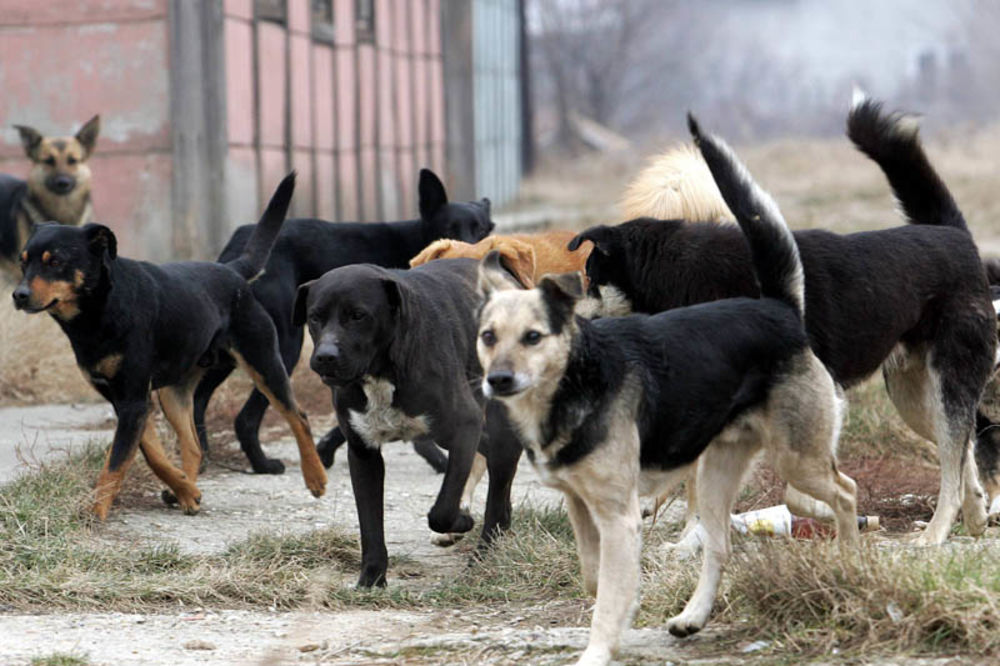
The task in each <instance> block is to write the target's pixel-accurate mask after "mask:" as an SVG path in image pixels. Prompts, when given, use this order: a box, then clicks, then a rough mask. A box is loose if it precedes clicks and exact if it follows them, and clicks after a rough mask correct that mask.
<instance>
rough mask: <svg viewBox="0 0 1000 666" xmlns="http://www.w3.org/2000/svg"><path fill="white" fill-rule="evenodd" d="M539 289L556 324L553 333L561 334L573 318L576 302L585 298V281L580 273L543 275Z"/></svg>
mask: <svg viewBox="0 0 1000 666" xmlns="http://www.w3.org/2000/svg"><path fill="white" fill-rule="evenodd" d="M538 288H539V289H540V290H541V291H542V301H543V302H544V303H545V307H546V308H547V309H548V310H549V313H550V317H551V319H552V321H553V323H554V325H553V327H552V328H553V332H555V333H559V332H561V331H562V326H563V325H564V324H565V323H566V322H567V321H569V320H570V319H571V318H572V317H573V309H574V308H575V307H576V302H577V301H578V300H580V299H581V298H582V297H583V280H582V279H581V276H580V274H579V273H560V274H559V275H543V276H542V279H541V280H539V281H538Z"/></svg>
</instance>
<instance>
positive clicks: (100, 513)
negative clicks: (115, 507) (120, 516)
mask: <svg viewBox="0 0 1000 666" xmlns="http://www.w3.org/2000/svg"><path fill="white" fill-rule="evenodd" d="M110 510H111V499H110V498H108V499H107V500H104V499H101V500H98V501H96V502H94V506H93V507H92V508H91V511H93V513H94V516H95V517H96V518H97V519H98V520H99V521H101V522H102V523H103V522H104V521H105V520H107V519H108V511H110Z"/></svg>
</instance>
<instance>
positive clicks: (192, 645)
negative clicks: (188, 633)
mask: <svg viewBox="0 0 1000 666" xmlns="http://www.w3.org/2000/svg"><path fill="white" fill-rule="evenodd" d="M184 649H185V650H214V649H215V645H213V644H212V643H209V642H208V641H188V642H187V643H185V644H184Z"/></svg>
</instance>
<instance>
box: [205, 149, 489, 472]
mask: <svg viewBox="0 0 1000 666" xmlns="http://www.w3.org/2000/svg"><path fill="white" fill-rule="evenodd" d="M418 190H419V196H420V218H419V219H416V220H408V221H405V222H385V223H348V222H337V223H332V222H326V221H323V220H315V219H292V220H288V221H287V222H285V226H284V227H283V228H282V230H281V233H280V234H279V235H278V238H277V240H276V241H275V243H274V249H273V250H272V251H271V257H270V259H269V260H268V262H267V266H266V267H265V269H264V273H263V275H261V276H260V277H259V278H258V279H257V280H256V281H255V282H254V284H253V293H254V296H255V297H256V299H257V301H258V302H259V303H260V304H261V305H262V306H263V307H264V309H265V310H266V311H267V313H268V315H270V317H271V320H272V321H273V322H274V326H275V328H276V329H277V331H278V350H279V352H280V353H281V359H282V362H283V363H284V364H285V370H286V371H287V372H288V373H291V372H292V369H293V368H294V367H295V364H296V363H297V362H298V360H299V354H300V353H301V351H302V336H303V331H302V326H301V325H297V324H294V323H293V322H292V305H293V304H294V302H295V293H296V291H295V290H296V289H297V288H298V286H299V285H300V284H303V283H305V282H308V281H309V280H315V279H316V278H318V277H319V276H321V275H323V274H324V273H326V272H327V271H329V270H333V269H334V268H339V267H341V266H346V265H349V264H362V263H368V264H376V265H378V266H383V267H385V268H407V267H408V266H409V265H410V259H412V258H413V257H414V256H416V255H417V253H419V252H420V250H422V249H424V247H426V246H427V245H428V244H430V243H431V242H433V241H435V240H437V239H439V238H455V239H458V240H462V241H467V242H470V243H475V242H476V241H478V240H481V239H482V238H485V237H486V236H487V235H488V234H489V233H490V231H492V230H493V222H492V220H491V219H490V201H489V199H481V200H479V201H467V202H461V201H449V200H448V195H447V193H446V192H445V188H444V185H443V184H442V183H441V181H440V179H438V177H437V176H436V175H434V173H433V172H432V171H430V170H428V169H421V171H420V182H419V188H418ZM252 229H253V227H252V226H243V227H240V228H239V229H237V230H236V231H235V232H233V236H232V238H230V240H229V243H228V244H227V245H226V247H225V249H223V251H222V254H221V255H220V256H219V261H220V262H222V263H226V262H229V261H232V260H233V259H235V258H236V257H237V256H239V254H240V252H242V251H243V247H244V246H245V245H246V243H247V239H248V238H249V237H250V233H251V231H252ZM234 367H235V365H234V364H232V363H229V364H225V363H223V364H220V365H219V366H218V367H216V368H213V369H212V370H210V371H209V372H208V373H207V374H206V375H205V377H204V379H202V381H201V382H200V383H199V384H198V389H197V391H196V392H195V424H196V426H197V428H198V434H199V436H200V438H201V444H202V448H204V449H206V450H207V448H208V439H207V437H206V434H205V425H204V424H205V409H206V408H207V406H208V402H209V400H210V399H211V397H212V393H213V392H214V391H215V389H216V388H217V387H218V386H219V385H220V384H221V383H222V382H223V381H224V380H225V379H226V377H228V376H229V374H230V372H232V370H233V368H234ZM267 406H268V401H267V398H265V397H264V395H263V394H262V393H261V392H260V391H257V390H254V392H253V393H252V394H251V395H250V398H249V399H248V400H247V402H246V404H244V405H243V409H242V410H241V411H240V413H239V415H238V416H237V417H236V436H237V438H238V439H239V441H240V447H241V448H242V449H243V452H244V453H245V454H246V456H247V459H248V460H249V461H250V465H251V466H252V467H253V471H254V472H256V473H258V474H281V473H282V472H283V471H284V470H285V466H284V465H283V464H282V462H281V461H280V460H277V459H274V458H268V457H267V456H265V455H264V452H263V450H262V449H261V446H260V439H259V438H258V431H259V430H260V423H261V419H263V418H264V412H265V411H266V410H267ZM340 443H342V439H341V437H340V433H339V432H338V431H337V429H336V428H334V429H333V430H331V431H330V433H328V434H327V435H326V436H325V437H324V438H323V439H322V440H321V442H320V456H321V458H322V459H323V462H324V463H325V464H326V466H327V467H329V466H330V465H331V464H332V463H333V453H334V451H335V450H336V448H337V446H338V445H339V444H340ZM418 451H420V452H421V453H422V454H423V455H425V457H428V461H429V462H431V464H432V465H433V464H434V463H435V458H434V457H433V456H434V455H437V456H440V452H437V451H436V449H435V448H434V446H433V444H430V445H428V446H426V447H423V448H418ZM442 462H443V461H442Z"/></svg>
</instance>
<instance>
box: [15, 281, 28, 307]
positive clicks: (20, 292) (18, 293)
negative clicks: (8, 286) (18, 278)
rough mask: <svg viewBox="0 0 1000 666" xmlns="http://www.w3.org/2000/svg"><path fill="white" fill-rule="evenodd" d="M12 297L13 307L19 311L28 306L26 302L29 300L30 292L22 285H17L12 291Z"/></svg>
mask: <svg viewBox="0 0 1000 666" xmlns="http://www.w3.org/2000/svg"><path fill="white" fill-rule="evenodd" d="M12 296H13V297H14V307H15V308H17V309H18V310H20V309H22V308H24V307H25V306H27V305H28V300H29V299H30V298H31V291H29V290H28V288H27V287H26V286H24V285H23V284H22V285H18V286H17V288H16V289H14V293H13V294H12Z"/></svg>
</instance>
